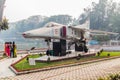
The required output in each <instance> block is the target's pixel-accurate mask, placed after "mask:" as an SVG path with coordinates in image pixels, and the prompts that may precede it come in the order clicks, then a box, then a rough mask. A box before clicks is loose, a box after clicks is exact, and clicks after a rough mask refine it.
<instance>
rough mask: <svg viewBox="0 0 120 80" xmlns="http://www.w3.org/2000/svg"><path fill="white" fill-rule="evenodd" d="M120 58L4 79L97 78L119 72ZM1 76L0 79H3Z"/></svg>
mask: <svg viewBox="0 0 120 80" xmlns="http://www.w3.org/2000/svg"><path fill="white" fill-rule="evenodd" d="M119 61H120V58H117V59H112V60H106V61H101V62H96V63H91V64H84V65H78V66H71V67H65V68H59V69H53V70H49V71H42V72H36V73H29V74H24V75H18V76H15V75H13V76H11V77H6V80H97V79H98V78H100V77H106V76H108V75H109V74H115V73H119V72H120V62H119ZM4 79H5V78H1V79H0V80H4Z"/></svg>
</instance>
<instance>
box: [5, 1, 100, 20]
mask: <svg viewBox="0 0 120 80" xmlns="http://www.w3.org/2000/svg"><path fill="white" fill-rule="evenodd" d="M92 2H98V0H6V3H5V9H4V16H6V18H7V19H9V22H14V21H18V20H21V19H25V18H28V17H29V16H32V15H43V16H51V15H58V14H68V15H71V16H73V17H78V16H79V15H80V14H81V13H82V12H83V8H85V7H87V6H90V5H91V3H92Z"/></svg>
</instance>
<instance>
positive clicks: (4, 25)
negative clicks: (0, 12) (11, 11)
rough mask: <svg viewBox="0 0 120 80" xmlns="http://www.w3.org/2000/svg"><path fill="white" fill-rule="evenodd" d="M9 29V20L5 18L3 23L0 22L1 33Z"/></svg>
mask: <svg viewBox="0 0 120 80" xmlns="http://www.w3.org/2000/svg"><path fill="white" fill-rule="evenodd" d="M8 28H9V27H8V20H7V19H6V18H5V17H4V18H3V20H2V22H0V31H1V30H7V29H8Z"/></svg>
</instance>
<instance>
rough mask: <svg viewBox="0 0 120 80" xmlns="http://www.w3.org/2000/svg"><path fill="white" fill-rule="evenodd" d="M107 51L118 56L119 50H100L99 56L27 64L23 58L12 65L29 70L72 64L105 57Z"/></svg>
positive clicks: (32, 56) (18, 68)
mask: <svg viewBox="0 0 120 80" xmlns="http://www.w3.org/2000/svg"><path fill="white" fill-rule="evenodd" d="M108 53H109V54H110V56H120V52H102V53H101V54H100V56H97V55H96V56H92V57H87V58H81V59H79V60H76V59H70V60H61V61H57V62H49V63H47V62H36V65H35V66H34V65H29V62H28V61H27V59H26V58H25V59H23V60H22V61H20V62H18V63H17V64H15V65H14V67H15V68H16V69H17V70H29V69H36V68H46V67H52V66H59V65H64V64H73V63H78V62H83V61H90V60H94V59H100V58H105V57H108ZM29 57H30V58H37V57H40V55H39V54H37V55H30V56H29Z"/></svg>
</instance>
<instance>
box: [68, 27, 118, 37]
mask: <svg viewBox="0 0 120 80" xmlns="http://www.w3.org/2000/svg"><path fill="white" fill-rule="evenodd" d="M69 28H71V29H73V30H76V31H80V30H81V31H84V32H85V31H87V32H90V34H92V35H108V34H113V35H118V34H119V33H115V32H108V31H101V30H92V29H87V28H85V27H80V26H75V27H72V26H70V27H69Z"/></svg>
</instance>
